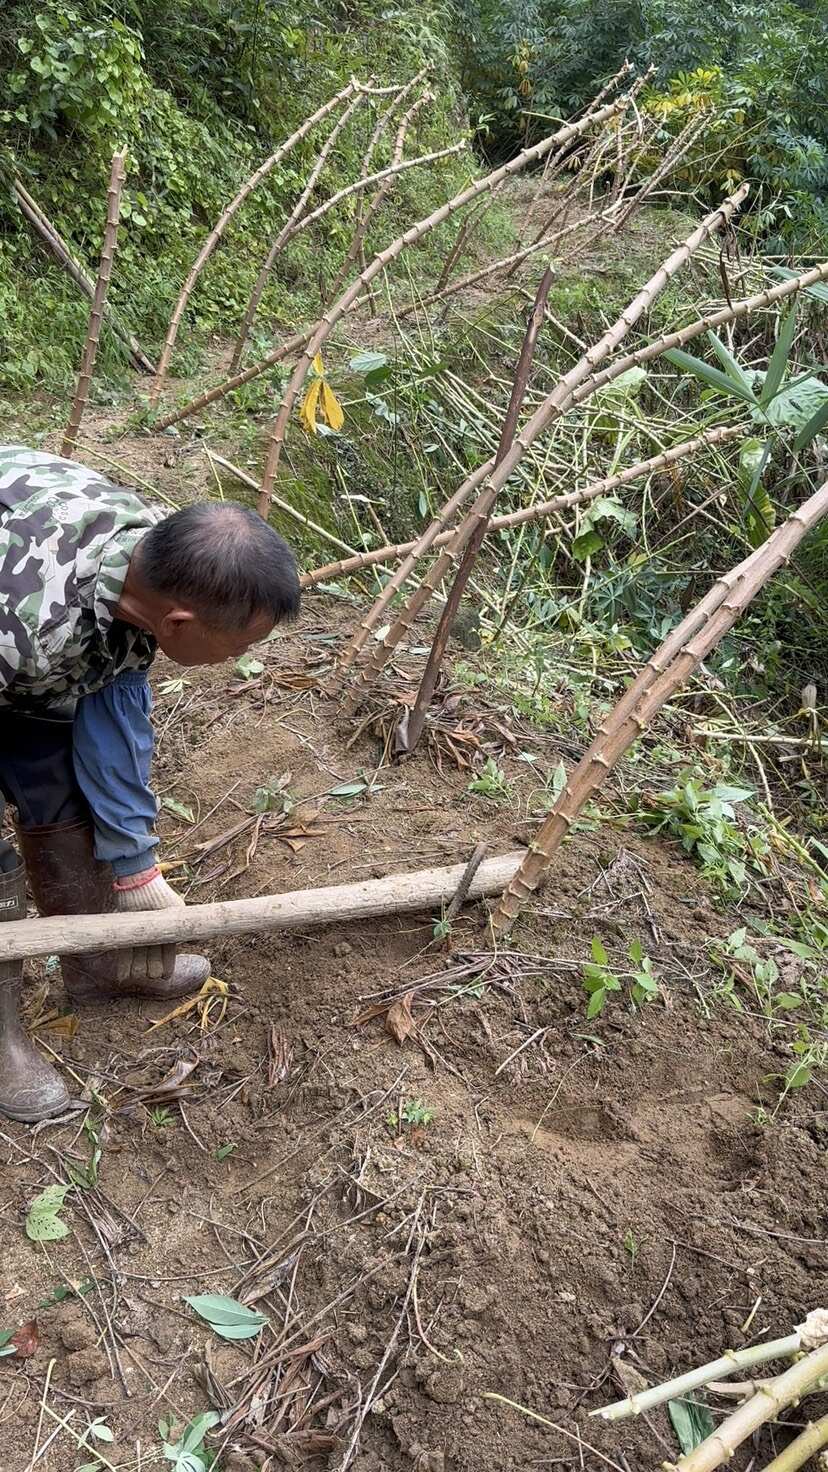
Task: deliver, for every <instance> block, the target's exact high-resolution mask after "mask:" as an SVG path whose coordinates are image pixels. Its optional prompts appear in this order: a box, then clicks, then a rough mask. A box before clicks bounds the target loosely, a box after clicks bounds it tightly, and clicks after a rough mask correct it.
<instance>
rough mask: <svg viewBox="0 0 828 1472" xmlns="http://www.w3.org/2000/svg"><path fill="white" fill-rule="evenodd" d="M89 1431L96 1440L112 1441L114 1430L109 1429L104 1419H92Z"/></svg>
mask: <svg viewBox="0 0 828 1472" xmlns="http://www.w3.org/2000/svg"><path fill="white" fill-rule="evenodd" d="M89 1431H90V1433H91V1435H92V1436H94V1438H95V1440H96V1441H114V1440H115V1432H114V1431H110V1429H109V1427H108V1426H107V1425H106V1422H105V1421H101V1420H98V1421H93V1422H92V1425H91V1426H90V1427H89Z"/></svg>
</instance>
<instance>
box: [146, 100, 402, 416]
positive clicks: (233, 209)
mask: <svg viewBox="0 0 828 1472" xmlns="http://www.w3.org/2000/svg"><path fill="white" fill-rule="evenodd" d="M359 91H364V92H370V93H371V94H372V95H373V96H375V97H376V96H389V95H390V94H393V93H396V92H398V91H399V88H397V87H373V86H367V85H364V84H363V83H361V82H358V81H357V80H356V78H352V79H351V81H350V82H349V83H348V85H347V87H343V88H342V90H341V92H337V94H336V96H335V97H331V98H329V99H328V101H327V102H325V103H323V104H322V106H321V107H318V108H317V109H316V111H315V112H313V113H311V115H310V117H308V118H306V119H305V121H304V122H303V123H302V124H300V126H299V127H298V128H297V129H296V131H295V132H293V133H291V135H290V137H289V138H286V139H285V141H284V143H281V144H280V145H279V147H278V148H277V149H276V151H275V153H272V154H271V155H270V157H269V158H266V159H265V161H264V163H263V164H260V165H259V167H258V169H257V170H256V172H255V173H254V174H251V176H250V178H249V179H247V180H246V182H245V183H244V184H242V186H241V188H240V189H239V190H238V192H237V193H236V194H235V195H234V196H233V198H232V199H231V201H230V203H229V204H228V206H227V208H226V209H225V210H223V211H222V213H221V215H220V216H219V218H218V220H217V221H216V223H215V225H214V226H213V228H212V230H211V231H210V233H209V235H208V236H207V238H206V240H205V241H204V244H203V245H202V247H201V249H200V251H199V253H198V255H197V256H196V258H195V260H194V261H193V264H192V266H191V267H190V270H189V272H188V274H187V279H186V281H185V282H184V285H183V286H182V288H181V292H180V294H179V297H178V300H177V302H176V304H175V306H174V307H173V310H172V315H171V317H170V322H169V326H168V328H167V335H166V338H165V339H164V346H163V348H162V350H161V357H160V358H159V360H158V369H157V372H156V375H155V382H154V383H153V385H152V388H151V390H150V403H153V404H154V403H155V402H156V401H157V399H158V396H159V394H160V393H161V390H162V389H163V387H164V384H165V382H166V378H167V373H168V371H169V366H170V359H171V358H172V355H173V350H174V348H175V340H176V338H177V336H178V329H179V326H180V325H181V318H182V317H183V315H184V312H185V309H186V306H187V303H188V301H189V300H190V297H191V296H192V293H193V291H194V289H195V285H196V282H197V281H198V278H199V276H200V275H201V273H202V271H203V270H204V267H205V266H206V264H207V262H208V260H209V259H210V256H211V255H212V254H213V251H214V250H215V248H216V246H217V245H218V242H219V241H220V239H221V237H222V235H223V234H224V232H225V230H226V229H227V226H228V225H229V224H230V221H231V220H232V219H233V217H234V215H236V214H237V213H238V211H239V210H240V209H241V207H242V205H243V204H244V202H245V200H246V199H249V197H250V195H251V194H252V193H253V191H254V189H255V188H256V187H257V185H259V184H261V182H262V180H263V179H266V178H267V176H268V174H270V173H272V172H273V170H274V169H275V167H276V165H277V164H279V163H281V161H282V159H283V158H285V156H286V155H287V154H288V153H290V151H291V149H293V148H295V147H296V145H297V143H301V141H302V139H303V138H305V137H307V135H308V133H309V132H310V131H311V129H312V128H313V127H315V126H316V124H317V123H319V122H321V121H322V119H323V118H325V117H327V116H328V114H329V113H331V112H333V111H334V110H335V109H336V108H337V107H339V105H340V103H342V102H345V101H347V99H348V98H349V97H352V96H353V94H354V93H355V92H359Z"/></svg>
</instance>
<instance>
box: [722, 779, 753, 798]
mask: <svg viewBox="0 0 828 1472" xmlns="http://www.w3.org/2000/svg"><path fill="white" fill-rule="evenodd" d="M713 795H714V796H715V797H718V799H719V801H720V802H747V799H748V798H749V797H755V796H756V790H755V788H753V787H728V786H727V784H726V783H724V782H718V783H717V784H716V786H715V787H714V788H713Z"/></svg>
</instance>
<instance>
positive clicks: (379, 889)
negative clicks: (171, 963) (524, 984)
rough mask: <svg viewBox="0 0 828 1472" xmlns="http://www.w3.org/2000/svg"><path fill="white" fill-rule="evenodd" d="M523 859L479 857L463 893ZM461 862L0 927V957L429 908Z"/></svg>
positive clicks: (487, 890) (460, 870)
mask: <svg viewBox="0 0 828 1472" xmlns="http://www.w3.org/2000/svg"><path fill="white" fill-rule="evenodd" d="M522 858H523V850H522V849H521V850H516V851H515V852H512V853H508V854H499V855H498V856H497V857H496V858H492V859H484V861H483V863H482V864H481V865H480V868H479V869H478V871H477V873H476V874H475V876H474V878H473V880H472V882H471V885H470V887H469V896H468V897H469V899H481V898H482V897H483V896H484V895H490V894H496V893H497V892H498V891H499V890H500V889H501V888H502V887H503V885H504V884H505V883H506V881H507V880H508V879H509V877H510V875H512V874H513V873H514V872H515V870H516V869H517V867H518V865H519V864H520V861H521V859H522ZM465 871H466V865H465V864H452V865H450V866H448V867H447V868H440V869H418V870H415V871H413V872H410V873H407V874H391V875H388V876H387V877H386V878H384V879H367V880H364V881H363V882H362V883H359V884H340V885H331V886H329V887H328V888H325V889H299V890H294V891H293V892H292V893H289V894H276V895H261V896H259V897H258V898H257V899H247V900H220V901H218V902H217V903H214V904H210V905H187V906H184V905H181V906H179V905H176V906H173V907H171V908H170V909H168V910H145V911H142V913H141V914H130V913H129V911H124V912H123V913H121V914H118V913H115V914H108V915H53V916H51V917H50V918H49V919H47V920H14V921H11V922H10V923H9V924H7V925H2V926H0V962H3V961H10V960H15V959H20V958H21V957H23V958H25V957H28V956H51V955H70V956H72V955H78V954H80V953H82V952H83V951H90V950H95V951H97V950H108V949H109V948H110V947H112V948H114V949H116V950H123V949H124V948H125V947H128V946H146V945H177V944H179V943H181V942H185V941H194V940H208V939H210V937H211V936H218V935H253V934H257V933H260V932H261V933H265V932H268V931H274V930H292V929H296V928H297V927H299V926H305V925H341V924H342V923H343V922H345V921H346V920H363V919H367V918H370V917H372V916H378V915H393V914H402V913H404V912H411V911H413V912H416V911H420V910H421V911H425V912H428V911H432V910H434V909H439V908H440V907H441V906H442V905H447V904H449V903H450V902H451V900H452V897H453V896H454V894H455V893H456V891H457V887H458V885H459V884H460V883H461V882H462V879H463V876H464V874H465Z"/></svg>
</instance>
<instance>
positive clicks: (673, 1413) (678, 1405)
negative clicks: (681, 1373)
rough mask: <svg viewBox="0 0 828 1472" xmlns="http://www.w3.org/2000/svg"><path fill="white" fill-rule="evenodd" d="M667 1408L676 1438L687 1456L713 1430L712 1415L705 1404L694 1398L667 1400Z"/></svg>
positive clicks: (710, 1434)
mask: <svg viewBox="0 0 828 1472" xmlns="http://www.w3.org/2000/svg"><path fill="white" fill-rule="evenodd" d="M667 1410H668V1411H669V1412H670V1420H671V1421H672V1423H673V1430H674V1431H675V1433H676V1440H677V1441H678V1444H679V1446H680V1447H681V1450H682V1452H683V1454H684V1456H685V1457H686V1456H689V1455H690V1452H692V1451H695V1449H696V1447H697V1446H701V1444H702V1442H703V1441H706V1440H707V1437H708V1436H712V1434H713V1431H714V1430H715V1427H714V1424H713V1417H712V1416H711V1414H710V1412H709V1410H708V1409H707V1406H705V1405H702V1403H701V1401H696V1400H668V1402H667Z"/></svg>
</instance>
